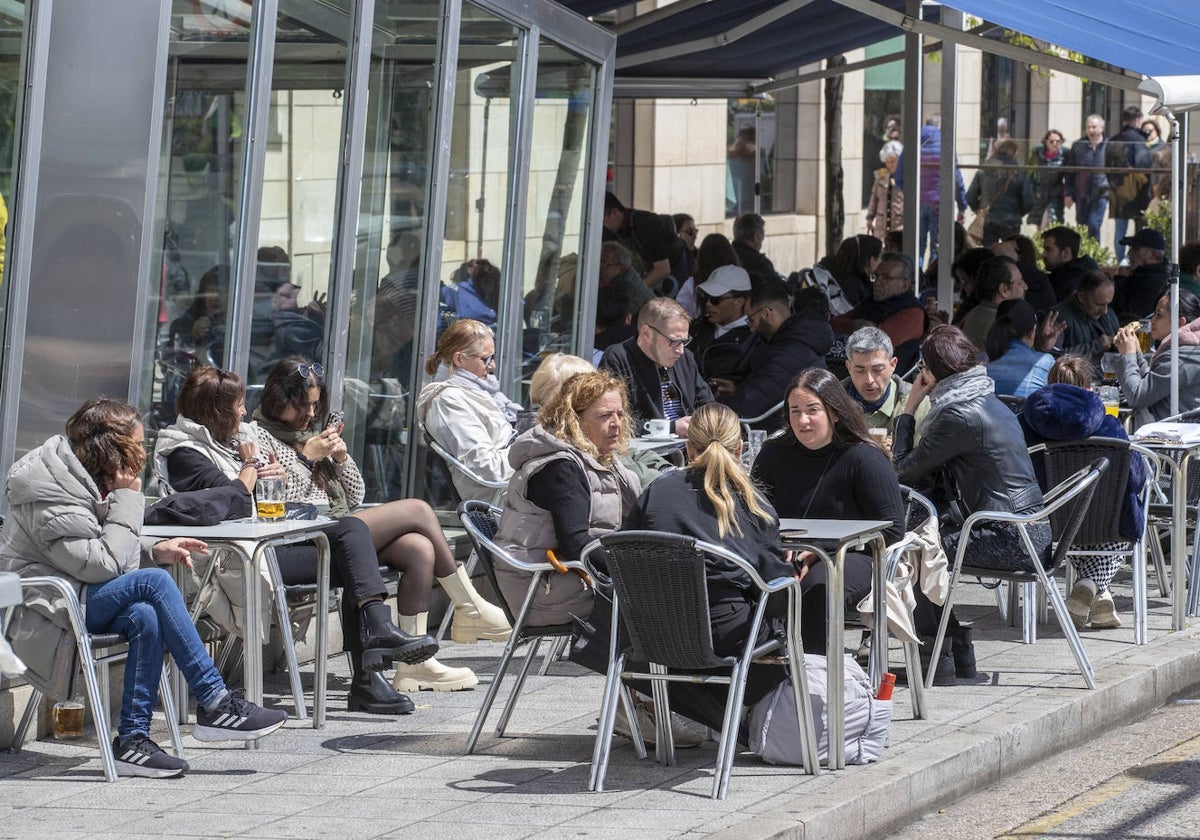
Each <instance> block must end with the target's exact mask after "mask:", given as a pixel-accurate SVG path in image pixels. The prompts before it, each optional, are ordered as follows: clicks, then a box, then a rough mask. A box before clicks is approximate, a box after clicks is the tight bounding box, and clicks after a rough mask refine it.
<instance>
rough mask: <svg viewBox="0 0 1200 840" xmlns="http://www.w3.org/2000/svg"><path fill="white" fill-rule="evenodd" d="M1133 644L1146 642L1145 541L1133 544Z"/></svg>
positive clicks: (1147, 607)
mask: <svg viewBox="0 0 1200 840" xmlns="http://www.w3.org/2000/svg"><path fill="white" fill-rule="evenodd" d="M1131 563H1132V565H1133V643H1134V644H1135V645H1144V644H1146V642H1147V641H1148V633H1147V620H1146V619H1147V616H1146V613H1147V612H1148V611H1149V606H1148V604H1147V603H1146V587H1147V581H1146V541H1145V539H1142V540H1140V541H1139V542H1135V543H1134V544H1133V559H1132V561H1131Z"/></svg>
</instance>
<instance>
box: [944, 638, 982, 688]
mask: <svg viewBox="0 0 1200 840" xmlns="http://www.w3.org/2000/svg"><path fill="white" fill-rule="evenodd" d="M950 638H951V640H952V642H953V646H952V652H953V654H954V676H956V677H959V678H960V679H967V680H969V679H974V678H975V677H976V676H977V675H978V674H979V671H978V670H976V668H975V645H974V644H973V643H972V642H971V628H970V627H969V626H968V625H965V624H964V625H960V626H958V627H952V628H950Z"/></svg>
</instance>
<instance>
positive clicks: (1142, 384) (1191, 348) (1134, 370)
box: [1113, 289, 1200, 429]
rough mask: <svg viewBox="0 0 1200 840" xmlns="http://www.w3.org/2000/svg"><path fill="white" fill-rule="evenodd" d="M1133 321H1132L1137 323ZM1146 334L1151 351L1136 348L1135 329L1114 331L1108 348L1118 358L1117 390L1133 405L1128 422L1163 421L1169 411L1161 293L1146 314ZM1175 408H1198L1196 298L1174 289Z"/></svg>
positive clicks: (1167, 341)
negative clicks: (1176, 317)
mask: <svg viewBox="0 0 1200 840" xmlns="http://www.w3.org/2000/svg"><path fill="white" fill-rule="evenodd" d="M1136 323H1137V322H1134V326H1136ZM1150 338H1151V340H1152V341H1156V342H1158V346H1157V347H1155V348H1154V352H1153V353H1147V354H1144V355H1143V354H1141V353H1139V352H1138V349H1139V348H1138V337H1137V329H1136V328H1135V329H1131V328H1130V327H1129V326H1125V327H1122V328H1121V329H1119V330H1117V334H1116V335H1115V336H1113V346H1114V347H1116V348H1117V352H1118V353H1119V354H1120V355H1119V356H1118V357H1117V381H1118V382H1119V383H1120V385H1121V394H1122V396H1124V397H1125V402H1126V403H1127V404H1128V405H1129V407H1130V408H1132V409H1133V410H1134V411H1133V425H1132V426H1131V428H1133V429H1137V428H1139V427H1140V426H1143V425H1145V424H1146V423H1152V422H1154V421H1155V420H1162V419H1163V418H1165V417H1168V416H1170V414H1171V356H1172V355H1174V353H1175V352H1176V351H1175V348H1174V347H1172V346H1171V296H1170V295H1169V294H1168V295H1163V296H1162V297H1160V298H1159V299H1158V305H1157V306H1155V307H1154V314H1153V315H1151V316H1150ZM1178 353H1179V410H1180V411H1191V410H1193V409H1196V408H1200V299H1198V298H1197V297H1196V296H1195V295H1193V294H1192V293H1191V292H1188V291H1184V290H1182V289H1181V290H1180V291H1179V350H1178Z"/></svg>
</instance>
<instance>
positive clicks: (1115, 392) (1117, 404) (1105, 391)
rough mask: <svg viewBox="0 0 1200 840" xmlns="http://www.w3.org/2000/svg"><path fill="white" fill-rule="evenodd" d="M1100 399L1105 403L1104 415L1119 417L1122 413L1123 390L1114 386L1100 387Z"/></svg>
mask: <svg viewBox="0 0 1200 840" xmlns="http://www.w3.org/2000/svg"><path fill="white" fill-rule="evenodd" d="M1100 399H1101V401H1102V402H1103V403H1104V413H1105V414H1107V415H1109V416H1110V417H1118V416H1120V413H1121V389H1120V388H1117V387H1115V386H1112V385H1103V386H1101V387H1100Z"/></svg>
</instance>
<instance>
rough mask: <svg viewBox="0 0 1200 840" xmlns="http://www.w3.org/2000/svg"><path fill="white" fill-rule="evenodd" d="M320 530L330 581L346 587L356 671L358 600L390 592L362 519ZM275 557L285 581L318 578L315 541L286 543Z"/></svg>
mask: <svg viewBox="0 0 1200 840" xmlns="http://www.w3.org/2000/svg"><path fill="white" fill-rule="evenodd" d="M321 530H322V531H324V532H325V536H326V537H328V539H329V561H330V562H329V584H330V585H331V586H341V587H343V588H344V589H345V591H344V592H343V593H342V601H341V608H340V614H341V619H342V636H343V637H344V640H345V644H346V647H347V648H348V649H349V650H350V655H351V660H352V661H353V663H354V670H355V672H356V673H357V672H358V670H359V666H358V664H357V663H358V654H359V647H360V644H361V643H360V641H359V632H358V604H359V602H360V601H362V600H364V599H366V598H373V597H378V596H382V595H383V594H385V593H386V592H387V585H386V584H385V583H384V581H383V576H382V575H380V574H379V557H378V556H377V555H376V554H375V546H374V544H373V543H372V542H371V532H370V531H368V530H367V526H366V525H365V524H364V523H363V521H362V520H360V519H355V518H354V517H353V516H344V517H342V518H341V519H335V520H334V521H333V522H330V523H329V524H328V525H326V526H325V527H324V528H322V529H321ZM275 558H276V560H277V562H278V563H279V573H280V575H282V576H283V582H284V583H285V584H287V585H289V586H295V585H300V584H306V583H315V582H316V580H317V577H316V571H317V547H316V546H315V545H313V544H312V543H301V544H300V545H285V546H283V547H282V548H279V549H277V550H276V552H275Z"/></svg>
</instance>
